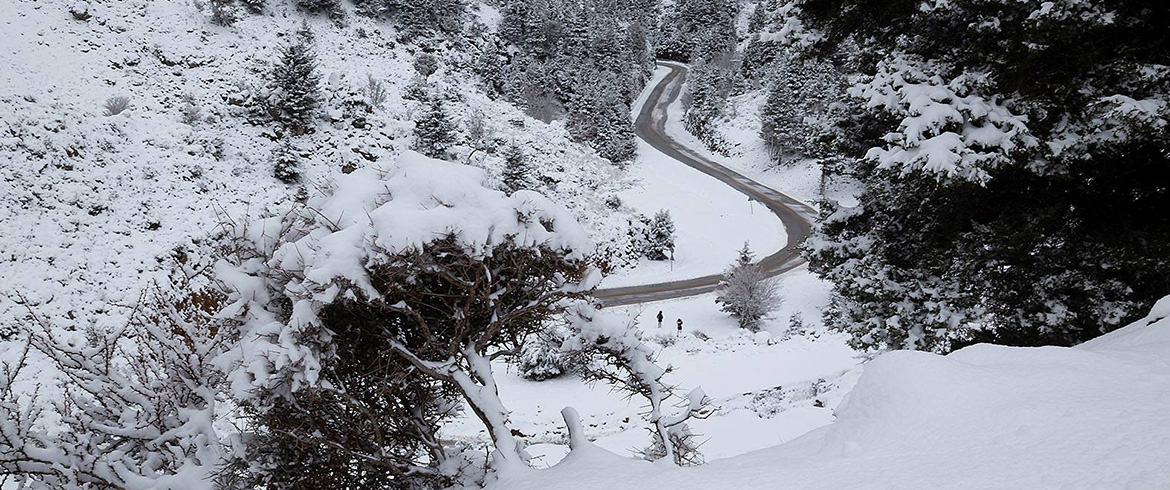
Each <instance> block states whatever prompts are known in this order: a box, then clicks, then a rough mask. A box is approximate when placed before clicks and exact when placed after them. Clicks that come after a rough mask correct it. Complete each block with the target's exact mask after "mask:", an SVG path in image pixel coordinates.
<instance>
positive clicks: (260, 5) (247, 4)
mask: <svg viewBox="0 0 1170 490" xmlns="http://www.w3.org/2000/svg"><path fill="white" fill-rule="evenodd" d="M266 2H267V0H239V3H240V5H243V6H244V8H245V9H248V12H249V13H252V14H259V13H261V12H263V11H264V5H265V3H266Z"/></svg>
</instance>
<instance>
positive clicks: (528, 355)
mask: <svg viewBox="0 0 1170 490" xmlns="http://www.w3.org/2000/svg"><path fill="white" fill-rule="evenodd" d="M568 335H569V333H568V332H565V331H563V330H561V328H558V327H551V326H550V327H547V328H545V329H543V330H542V331H540V332H538V333H534V334H531V335H529V336H528V337H527V338H525V339H524V344H523V345H522V346H521V347H520V358H519V359H518V360H517V362H518V364H519V366H518V367H519V371H520V376H523V377H524V378H525V379H531V380H533V381H544V380H546V379H552V378H556V377H558V376H561V375H562V374H565V372H566V371H567V370H568V366H567V364H568V361H567V359H566V355H565V353H564V352H562V351H561V345H562V344H563V343H564V342H565V338H566V337H567V336H568Z"/></svg>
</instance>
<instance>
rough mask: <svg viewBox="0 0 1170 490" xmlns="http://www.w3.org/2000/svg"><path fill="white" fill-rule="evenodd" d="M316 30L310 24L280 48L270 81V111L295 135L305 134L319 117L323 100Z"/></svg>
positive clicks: (274, 117) (303, 24)
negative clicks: (314, 36) (314, 37)
mask: <svg viewBox="0 0 1170 490" xmlns="http://www.w3.org/2000/svg"><path fill="white" fill-rule="evenodd" d="M320 80H321V78H320V75H319V74H318V73H317V56H316V54H315V53H314V52H313V31H312V30H310V29H309V24H308V23H302V24H301V28H300V29H299V30H297V31H296V33H294V34H293V36H292V39H291V40H290V42H289V43H288V44H287V45H286V46H284V47H283V48H281V49H280V59H279V60H277V63H276V66H275V67H273V70H272V74H271V77H270V80H269V92H270V95H269V99H268V108H269V109H268V110H269V113H270V114H271V115H272V117H273V119H274V120H276V121H277V122H279V123H281V124H283V125H284V126H285V127H286V128H288V129H289V130H290V131H292V132H294V133H295V134H298V135H300V134H305V133H306V132H308V131H309V129H310V128H311V126H312V123H313V119H314V118H315V117H316V112H317V106H318V104H319V103H320V100H321V92H320V87H319V86H318V85H319V83H320Z"/></svg>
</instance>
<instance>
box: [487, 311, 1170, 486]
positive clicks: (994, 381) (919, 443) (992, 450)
mask: <svg viewBox="0 0 1170 490" xmlns="http://www.w3.org/2000/svg"><path fill="white" fill-rule="evenodd" d="M836 415H837V420H836V422H834V423H833V424H831V425H829V426H826V427H824V428H821V429H818V430H815V431H813V432H811V433H809V434H807V435H805V436H803V437H801V438H799V439H796V440H794V441H792V442H790V443H787V444H783V445H780V446H777V447H774V448H770V449H764V450H760V451H756V452H753V453H749V454H745V455H743V456H739V457H735V458H730V459H725V460H720V461H715V462H713V463H711V464H708V465H705V466H701V467H697V468H677V467H673V466H670V465H655V464H650V463H646V462H643V461H638V460H633V459H629V458H623V457H619V456H617V455H614V454H613V453H609V452H607V451H604V450H602V449H600V448H597V447H590V448H588V449H587V450H582V451H574V452H573V453H570V454H569V455H568V456H567V457H566V458H565V459H564V460H563V462H562V463H560V464H558V465H556V466H554V467H553V468H551V469H548V470H541V471H531V472H528V473H525V474H519V475H511V476H509V477H508V478H506V479H504V480H501V481H500V482H498V483H497V484H496V485H495V487H494V488H499V489H509V490H523V489H583V488H606V489H610V490H626V489H630V490H633V489H638V490H647V489H667V488H669V489H673V490H689V489H732V488H734V489H775V488H972V489H974V488H979V489H985V488H1029V489H1036V488H1062V489H1074V488H1170V297H1167V298H1164V299H1162V301H1160V302H1159V303H1158V304H1157V305H1156V306H1155V307H1154V309H1153V311H1152V312H1151V314H1150V316H1149V317H1147V318H1145V319H1143V320H1141V321H1138V322H1136V323H1134V324H1132V325H1130V326H1128V327H1126V328H1123V329H1121V330H1118V331H1115V332H1113V333H1111V334H1108V335H1106V336H1103V337H1101V338H1099V339H1097V340H1094V341H1091V342H1088V343H1086V344H1083V345H1081V346H1078V347H1073V348H1062V347H1042V348H1014V347H1002V346H993V345H975V346H971V347H968V348H965V349H962V350H959V351H956V352H954V353H952V354H950V355H947V356H938V355H934V354H929V353H923V352H908V351H899V352H892V353H888V354H885V355H882V356H880V357H878V358H877V359H875V360H873V361H872V362H870V363H869V364H868V365H867V366H866V367H865V372H864V374H863V375H862V376H861V378H860V379H859V380H858V382H857V385H856V386H855V387H854V389H853V391H852V392H851V393H850V394H849V395H848V397H847V399H846V400H845V401H843V402H842V403H841V405H840V406H838V408H837V411H836Z"/></svg>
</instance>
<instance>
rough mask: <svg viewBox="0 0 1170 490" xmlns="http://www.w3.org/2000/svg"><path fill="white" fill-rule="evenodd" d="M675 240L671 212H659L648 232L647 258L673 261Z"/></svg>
mask: <svg viewBox="0 0 1170 490" xmlns="http://www.w3.org/2000/svg"><path fill="white" fill-rule="evenodd" d="M674 238H675V237H674V220H673V219H671V218H670V211H667V210H665V209H664V210H662V211H659V212H658V213H656V214H655V215H654V220H653V221H651V222H650V226H649V228H647V230H646V252H645V255H646V258H648V259H650V260H667V259H670V260H673V259H674Z"/></svg>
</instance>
